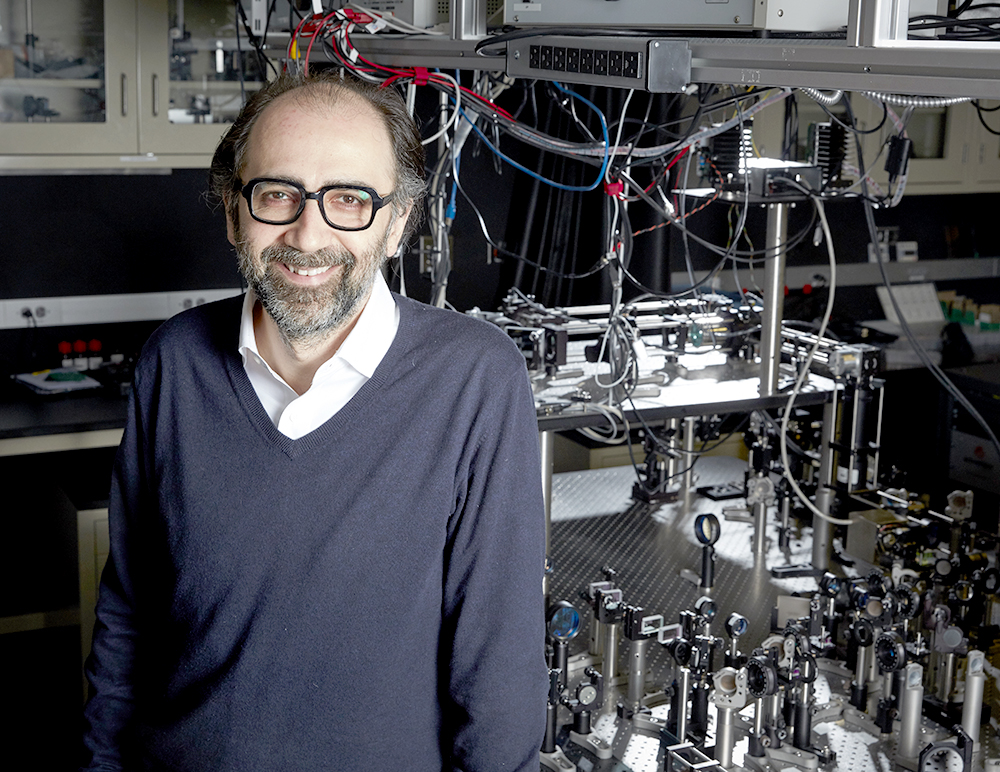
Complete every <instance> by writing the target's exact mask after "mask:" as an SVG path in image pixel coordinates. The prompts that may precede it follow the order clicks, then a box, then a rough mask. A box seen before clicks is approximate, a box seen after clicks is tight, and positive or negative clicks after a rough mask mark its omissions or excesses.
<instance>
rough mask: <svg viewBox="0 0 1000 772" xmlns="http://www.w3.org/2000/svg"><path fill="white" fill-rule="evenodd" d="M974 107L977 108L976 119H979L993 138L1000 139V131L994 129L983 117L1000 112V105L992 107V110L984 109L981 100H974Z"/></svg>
mask: <svg viewBox="0 0 1000 772" xmlns="http://www.w3.org/2000/svg"><path fill="white" fill-rule="evenodd" d="M972 105H973V107H975V108H976V117H977V118H979V122H980V123H981V124H982V125H983V128H984V129H986V130H987V131H988V132H989V133H990V134H992V135H993V136H995V137H1000V130H998V129H994V128H993V127H992V126H990V125H989V124H988V123H987V122H986V118H985V117H984V116H983V113H992V112H996V111H997V110H1000V105H997V106H996V107H990V108H986V107H982V106H981V105H980V104H979V100H978V99H974V100H972Z"/></svg>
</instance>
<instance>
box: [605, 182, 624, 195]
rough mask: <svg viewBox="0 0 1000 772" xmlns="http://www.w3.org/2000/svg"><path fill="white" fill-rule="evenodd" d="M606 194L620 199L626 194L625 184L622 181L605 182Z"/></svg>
mask: <svg viewBox="0 0 1000 772" xmlns="http://www.w3.org/2000/svg"><path fill="white" fill-rule="evenodd" d="M604 192H605V193H607V194H608V195H609V196H611V197H612V198H620V197H621V195H622V193H624V192H625V183H624V182H622V181H621V180H618V181H617V182H605V183H604Z"/></svg>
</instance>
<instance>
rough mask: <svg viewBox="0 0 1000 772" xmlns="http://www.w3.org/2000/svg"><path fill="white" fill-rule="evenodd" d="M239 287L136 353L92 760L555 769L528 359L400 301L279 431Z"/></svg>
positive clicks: (500, 341) (115, 765)
mask: <svg viewBox="0 0 1000 772" xmlns="http://www.w3.org/2000/svg"><path fill="white" fill-rule="evenodd" d="M241 302H242V301H241V299H240V298H234V299H230V300H227V301H221V302H219V303H214V304H210V305H207V306H203V307H200V308H197V309H193V310H192V311H189V312H185V313H184V314H181V315H179V316H177V317H174V318H173V319H171V320H170V321H168V322H167V323H165V324H164V325H163V326H162V327H161V328H160V329H159V330H158V331H157V332H156V333H155V334H154V335H153V337H152V338H151V339H150V341H149V343H148V344H147V346H146V348H145V349H144V352H143V355H142V357H141V358H140V362H139V365H138V366H137V368H136V374H135V388H134V393H133V397H132V400H131V403H130V415H129V420H128V425H127V427H126V431H125V436H124V439H123V441H122V445H121V447H120V449H119V452H118V456H117V461H116V464H115V470H114V476H113V481H112V493H111V508H110V522H111V558H110V560H109V564H108V567H107V569H106V570H105V573H104V576H103V579H102V585H101V592H100V600H99V602H98V608H97V611H98V624H97V629H96V631H95V635H94V647H93V654H92V655H91V658H90V660H89V661H88V666H87V672H88V677H89V678H90V681H91V685H92V697H91V700H90V701H89V703H88V705H87V708H86V718H87V722H88V729H87V733H86V736H85V740H86V745H87V747H88V750H89V751H90V753H91V754H92V759H91V760H90V762H89V766H87V767H85V768H86V769H89V770H119V769H126V770H198V771H199V772H208V770H212V772H224V771H227V770H233V771H235V770H239V772H250V771H255V772H263V771H264V770H282V771H283V772H291V771H293V770H302V771H303V772H305V771H306V770H308V772H318V771H319V770H352V771H357V770H378V771H379V772H382V771H384V770H390V769H392V770H405V771H406V772H437V771H438V770H442V769H446V770H464V771H466V772H501V771H502V770H518V771H520V772H523V771H524V770H532V772H534V770H537V769H538V755H537V754H538V748H539V746H540V743H541V736H542V732H543V728H544V704H545V695H546V691H547V678H546V674H545V670H544V661H543V646H544V622H543V608H542V606H543V599H542V595H541V589H542V572H543V560H544V555H543V553H544V543H543V542H544V533H543V528H544V523H543V509H542V498H541V487H540V479H539V478H540V475H539V460H538V442H537V424H536V420H535V413H534V408H533V404H532V399H531V393H530V389H529V387H528V381H527V376H526V372H525V367H524V361H523V359H522V357H521V356H520V354H519V353H518V351H517V350H516V348H515V347H514V345H513V344H512V342H511V341H510V340H509V339H508V338H506V337H505V336H504V335H503V334H502V333H501V332H500V331H499V330H498V329H496V328H494V327H492V326H491V325H488V324H485V323H482V322H478V321H476V320H473V319H470V318H468V317H465V316H463V315H461V314H456V313H452V312H448V311H442V310H439V309H434V308H431V307H429V306H425V305H422V304H419V303H416V302H414V301H411V300H407V299H405V298H400V297H398V296H397V297H396V302H397V304H398V306H399V309H400V324H399V330H398V332H397V335H396V339H395V341H394V342H393V344H392V346H391V348H390V349H389V351H388V353H387V354H386V356H385V358H384V360H383V361H382V363H381V364H380V365H379V367H378V368H377V370H376V371H375V373H374V375H373V377H372V378H371V379H370V380H369V381H368V382H367V383H366V384H365V385H364V386H363V387H362V388H361V390H360V391H359V392H358V393H357V394H356V395H355V396H354V398H353V399H351V401H350V402H349V403H348V404H347V405H346V406H345V407H344V408H343V409H342V410H340V411H339V412H338V413H337V414H336V415H335V416H334V417H333V418H331V419H330V420H329V421H328V422H326V423H325V424H324V425H322V426H321V427H319V428H318V429H316V430H315V431H314V432H312V433H310V434H308V435H306V436H304V437H302V438H300V439H298V440H291V439H289V438H288V437H286V436H285V435H283V434H281V433H280V432H278V430H277V429H276V428H275V427H274V425H273V424H272V422H271V421H270V419H269V418H268V416H267V414H266V412H265V411H264V409H263V407H262V406H261V404H260V402H259V400H258V399H257V396H256V394H255V392H254V390H253V387H252V386H251V384H250V381H249V379H248V378H247V376H246V373H245V371H244V369H243V365H242V362H241V360H240V357H239V354H238V351H237V339H238V328H239V316H240V303H241Z"/></svg>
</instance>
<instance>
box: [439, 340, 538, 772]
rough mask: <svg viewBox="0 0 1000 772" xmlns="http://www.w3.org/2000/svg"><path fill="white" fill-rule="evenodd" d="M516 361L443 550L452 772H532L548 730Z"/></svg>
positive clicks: (526, 401)
mask: <svg viewBox="0 0 1000 772" xmlns="http://www.w3.org/2000/svg"><path fill="white" fill-rule="evenodd" d="M517 359H518V360H519V359H520V357H519V356H518V357H517ZM507 361H508V362H509V361H510V360H509V359H508V360H507ZM515 364H517V365H520V366H519V367H516V368H511V369H510V371H509V373H508V375H509V377H507V378H506V379H505V381H500V382H494V383H492V384H490V386H489V391H490V394H491V396H490V405H489V407H488V408H484V409H482V410H481V412H480V418H484V419H485V420H484V421H483V422H482V425H480V426H479V428H478V431H477V432H476V443H477V446H476V448H475V450H474V451H472V452H471V458H472V460H471V464H470V467H469V474H468V479H467V481H466V486H465V500H464V505H463V506H461V508H460V510H459V511H458V513H457V514H456V516H455V518H454V519H455V520H456V522H455V523H454V524H453V526H452V530H451V538H450V545H449V546H450V549H449V552H448V554H447V566H446V571H447V573H446V577H445V608H444V614H445V619H444V625H443V629H442V635H443V639H444V642H445V643H444V645H445V646H446V647H448V646H450V652H448V656H446V657H445V660H444V661H445V662H447V663H449V665H450V668H449V672H448V673H446V674H445V678H444V681H445V689H446V690H447V693H446V694H444V695H442V706H443V721H444V731H443V737H442V743H443V752H444V757H445V768H446V769H448V770H454V771H455V772H459V771H460V772H500V771H503V772H526V771H527V770H531V772H535V771H536V770H537V769H538V752H539V749H540V747H541V743H542V737H543V734H544V726H545V700H546V693H547V692H546V689H547V679H546V670H545V663H544V645H545V637H544V636H545V633H544V599H543V596H542V577H543V573H544V560H545V558H544V552H545V533H544V529H545V523H544V505H543V500H542V492H541V474H540V462H539V452H538V424H537V421H536V417H535V410H534V402H533V399H532V396H531V390H530V387H529V384H528V379H527V378H526V377H525V371H524V368H523V364H521V363H520V362H519V361H518V362H515Z"/></svg>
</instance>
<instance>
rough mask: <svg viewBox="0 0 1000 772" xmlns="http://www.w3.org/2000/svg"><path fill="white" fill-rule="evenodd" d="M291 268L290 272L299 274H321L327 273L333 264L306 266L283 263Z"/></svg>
mask: <svg viewBox="0 0 1000 772" xmlns="http://www.w3.org/2000/svg"><path fill="white" fill-rule="evenodd" d="M282 265H284V266H285V268H287V269H288V270H289V272H291V273H294V274H297V275H299V276H319V275H320V274H322V273H326V272H327V271H329V270H330V268H331V267H332V266H329V265H324V266H320V267H319V268H304V267H302V266H298V265H289V264H288V263H282Z"/></svg>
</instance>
